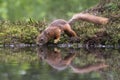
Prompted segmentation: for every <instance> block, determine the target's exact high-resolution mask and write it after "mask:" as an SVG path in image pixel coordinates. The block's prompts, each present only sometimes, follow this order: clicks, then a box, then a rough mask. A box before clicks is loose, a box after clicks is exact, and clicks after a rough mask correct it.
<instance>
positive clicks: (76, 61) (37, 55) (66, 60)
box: [0, 46, 120, 80]
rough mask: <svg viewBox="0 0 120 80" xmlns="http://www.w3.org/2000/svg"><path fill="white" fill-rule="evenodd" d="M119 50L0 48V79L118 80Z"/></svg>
mask: <svg viewBox="0 0 120 80" xmlns="http://www.w3.org/2000/svg"><path fill="white" fill-rule="evenodd" d="M119 75H120V50H119V49H106V48H102V49H101V48H99V49H98V48H91V49H85V48H78V49H73V48H58V47H45V46H44V47H29V48H0V80H120V76H119Z"/></svg>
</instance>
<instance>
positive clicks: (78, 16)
mask: <svg viewBox="0 0 120 80" xmlns="http://www.w3.org/2000/svg"><path fill="white" fill-rule="evenodd" d="M78 20H84V21H88V22H92V23H95V24H107V23H108V21H109V19H108V18H105V17H99V16H95V15H91V14H89V13H78V14H75V15H73V17H72V18H71V19H70V20H69V21H68V23H69V24H70V25H72V24H73V23H75V22H76V21H78Z"/></svg>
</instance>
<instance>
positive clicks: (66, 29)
mask: <svg viewBox="0 0 120 80" xmlns="http://www.w3.org/2000/svg"><path fill="white" fill-rule="evenodd" d="M77 20H85V21H88V22H93V23H96V24H106V23H107V22H108V18H104V17H98V16H94V15H91V14H88V13H78V14H75V15H73V17H72V18H71V19H70V20H69V21H65V20H63V19H57V20H54V21H53V22H52V23H51V24H50V25H48V27H47V28H46V29H45V30H44V31H43V32H42V33H41V34H39V35H38V37H37V41H36V42H37V44H38V45H43V44H46V43H47V42H48V41H49V40H51V39H54V43H57V42H58V41H59V40H60V36H61V34H62V33H65V34H67V35H68V36H69V37H77V34H76V33H75V31H74V30H73V29H72V28H71V25H72V24H73V23H74V22H75V21H77Z"/></svg>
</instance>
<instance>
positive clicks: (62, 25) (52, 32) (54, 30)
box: [37, 19, 77, 45]
mask: <svg viewBox="0 0 120 80" xmlns="http://www.w3.org/2000/svg"><path fill="white" fill-rule="evenodd" d="M63 32H65V33H66V34H67V35H68V36H69V37H77V35H76V33H75V32H74V31H73V30H72V29H71V27H70V25H69V24H68V22H67V21H65V20H62V19H58V20H55V21H53V22H52V23H51V24H50V25H49V26H48V27H47V28H46V29H45V30H44V31H43V32H42V33H41V34H40V35H38V37H37V44H40V45H42V44H45V43H47V42H48V41H49V40H50V39H55V40H54V43H57V42H58V41H59V39H60V36H61V34H62V33H63Z"/></svg>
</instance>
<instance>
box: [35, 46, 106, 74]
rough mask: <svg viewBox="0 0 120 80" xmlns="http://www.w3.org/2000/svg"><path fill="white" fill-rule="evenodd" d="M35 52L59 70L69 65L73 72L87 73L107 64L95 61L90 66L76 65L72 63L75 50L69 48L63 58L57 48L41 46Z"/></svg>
mask: <svg viewBox="0 0 120 80" xmlns="http://www.w3.org/2000/svg"><path fill="white" fill-rule="evenodd" d="M37 54H38V57H39V58H40V59H42V60H43V61H46V62H47V63H48V64H49V65H50V66H51V67H53V68H54V69H57V70H59V71H60V70H64V69H66V68H67V67H70V68H71V69H72V71H73V72H74V73H89V72H91V71H96V70H99V69H102V68H105V67H107V66H108V65H106V64H105V63H97V64H94V65H90V66H85V67H77V66H75V65H73V64H72V60H73V59H74V58H75V57H76V54H77V51H75V50H69V51H68V54H67V56H65V57H64V58H63V57H62V53H61V51H60V50H58V49H57V48H54V49H49V48H47V47H45V46H43V47H39V48H38V49H37Z"/></svg>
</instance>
